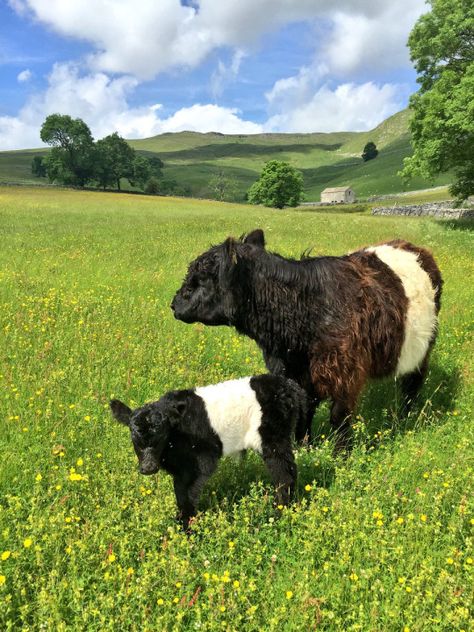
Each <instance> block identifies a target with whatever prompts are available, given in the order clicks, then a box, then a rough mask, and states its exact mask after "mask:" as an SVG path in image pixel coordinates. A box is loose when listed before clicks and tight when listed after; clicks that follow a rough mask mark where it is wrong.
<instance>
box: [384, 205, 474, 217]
mask: <svg viewBox="0 0 474 632" xmlns="http://www.w3.org/2000/svg"><path fill="white" fill-rule="evenodd" d="M372 215H409V216H411V217H426V216H429V217H440V218H443V219H461V218H462V219H466V218H472V219H474V209H473V208H462V207H461V208H454V205H453V202H429V203H427V204H400V205H398V204H395V205H393V206H376V207H374V208H373V209H372Z"/></svg>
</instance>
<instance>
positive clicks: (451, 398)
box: [359, 363, 461, 438]
mask: <svg viewBox="0 0 474 632" xmlns="http://www.w3.org/2000/svg"><path fill="white" fill-rule="evenodd" d="M460 388H461V373H460V370H459V368H458V367H452V368H451V370H449V371H448V370H446V369H445V368H444V367H442V366H440V365H439V364H436V363H432V364H431V367H430V370H429V373H428V376H427V378H426V380H425V383H424V385H423V388H422V390H421V392H420V394H419V397H418V398H417V401H416V402H415V403H414V405H413V407H412V409H411V411H410V413H409V414H408V415H407V416H402V415H401V412H400V409H401V404H402V395H401V391H400V388H399V385H398V384H397V380H384V381H382V382H379V383H373V384H371V385H370V386H369V388H368V389H367V391H366V393H365V395H364V397H363V399H362V401H361V405H360V406H359V414H360V416H361V417H362V419H363V420H364V422H365V425H366V429H367V435H368V438H370V437H374V436H375V435H376V434H377V432H379V431H381V432H384V431H387V430H388V431H391V432H392V433H394V434H404V433H406V432H409V431H414V430H417V429H419V428H420V427H421V426H425V425H427V424H430V423H435V422H436V420H437V419H439V417H440V415H442V414H444V413H446V412H448V411H452V410H454V408H455V404H456V399H457V395H458V392H459V390H460Z"/></svg>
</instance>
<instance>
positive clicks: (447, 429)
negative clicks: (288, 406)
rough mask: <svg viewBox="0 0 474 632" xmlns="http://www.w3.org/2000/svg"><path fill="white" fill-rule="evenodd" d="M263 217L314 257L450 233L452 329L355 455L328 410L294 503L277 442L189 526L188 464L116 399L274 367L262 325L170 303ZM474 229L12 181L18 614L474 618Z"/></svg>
mask: <svg viewBox="0 0 474 632" xmlns="http://www.w3.org/2000/svg"><path fill="white" fill-rule="evenodd" d="M164 160H165V163H166V159H164ZM374 162H376V161H374ZM314 186H315V188H314V189H313V190H314V191H316V189H317V185H316V184H315V185H314ZM256 227H261V228H263V229H264V230H265V233H266V238H267V242H268V247H269V249H271V250H275V251H277V252H280V253H282V254H283V255H286V256H294V257H297V256H299V254H300V253H301V252H303V251H304V250H305V249H306V248H307V247H310V246H312V247H313V252H314V254H320V253H321V254H341V253H345V252H347V251H349V250H351V249H355V248H357V247H359V246H362V245H365V244H368V243H373V242H379V241H382V240H385V239H393V238H397V237H400V238H404V239H407V240H410V241H413V242H415V243H417V244H420V245H423V246H425V247H427V248H430V249H431V250H432V251H433V253H434V255H435V257H436V259H437V261H438V263H439V265H440V268H441V270H442V273H443V277H444V280H445V286H444V294H443V300H442V310H441V323H440V331H439V338H438V341H437V344H436V346H435V349H434V352H433V354H432V361H431V368H430V373H429V376H428V379H427V382H426V384H425V386H424V389H423V397H422V399H421V401H420V403H419V405H418V406H417V407H416V409H415V410H413V412H412V413H411V414H410V416H409V417H408V418H407V419H401V418H399V417H398V416H397V412H396V411H397V405H398V395H397V389H396V385H395V384H394V383H393V381H391V380H388V381H386V382H379V383H374V384H372V385H370V386H369V388H368V389H367V390H366V391H365V393H364V395H363V398H362V400H361V402H360V405H359V408H358V415H357V418H356V419H355V420H354V432H355V437H356V440H355V448H354V450H353V453H352V454H351V456H350V457H349V458H347V460H342V459H341V458H334V457H333V453H332V446H333V438H332V436H331V432H330V428H329V426H328V423H327V416H328V408H327V406H326V405H324V406H322V407H321V409H320V410H319V411H318V412H317V415H316V417H315V421H314V433H315V442H314V446H313V447H311V448H306V447H298V448H297V449H296V457H297V464H298V472H299V479H298V492H297V498H296V500H295V502H294V504H293V505H292V506H291V507H289V508H288V509H285V510H284V511H283V512H282V515H281V517H279V518H277V516H276V514H275V511H274V509H273V504H272V501H273V494H272V487H271V484H270V482H269V479H268V476H267V475H266V473H265V471H264V468H263V465H262V463H261V461H260V459H259V458H258V456H257V455H255V454H247V455H246V456H245V457H244V458H243V459H242V460H241V461H237V460H233V459H223V460H222V461H221V464H220V466H219V469H218V471H217V472H216V474H215V476H214V477H213V478H212V479H211V481H210V482H209V484H208V486H207V487H206V489H205V491H204V493H203V496H202V499H201V507H200V508H201V510H202V512H200V514H199V516H198V518H197V520H196V522H195V524H194V526H193V531H192V535H191V536H189V537H186V535H184V534H183V533H182V532H181V531H180V529H179V528H178V526H177V524H176V523H175V521H174V514H175V500H174V494H173V490H172V483H171V479H170V477H169V476H167V475H166V474H164V473H159V474H157V475H155V476H152V477H144V476H141V475H140V474H139V473H138V471H137V462H136V457H135V455H134V453H133V449H132V446H131V442H130V439H129V436H128V431H127V429H126V428H124V427H123V426H120V425H119V424H117V423H116V422H115V421H114V420H113V419H112V418H111V415H110V414H109V411H108V401H109V399H110V398H111V397H118V398H120V399H122V400H124V401H125V402H127V403H128V404H131V405H132V406H133V405H138V404H141V403H143V402H145V401H149V400H153V399H156V398H158V397H159V396H160V395H161V394H162V393H164V392H165V391H167V390H169V389H174V388H182V387H191V386H194V385H197V384H201V385H202V384H208V383H213V382H216V381H220V380H224V379H230V378H235V377H239V376H244V375H249V374H253V373H258V372H263V371H264V365H263V362H262V359H261V354H260V352H259V350H258V349H257V347H256V345H255V344H254V343H253V342H252V341H250V340H249V339H247V338H244V337H241V336H239V335H237V333H236V332H235V331H234V330H232V329H229V328H225V327H219V328H208V327H204V326H202V325H185V324H183V323H180V322H178V321H176V320H174V318H173V316H172V313H171V310H170V309H169V304H170V301H171V299H172V297H173V295H174V292H175V291H176V289H177V288H178V286H179V285H180V282H181V280H182V278H183V276H184V273H185V271H186V267H187V264H188V262H189V261H191V260H192V259H193V258H194V257H195V256H196V255H197V254H199V253H200V252H202V251H204V250H205V249H207V248H208V246H209V245H210V244H212V243H218V242H220V241H222V240H223V239H224V238H225V237H226V236H228V235H236V236H238V235H240V234H241V233H243V232H245V231H249V230H251V229H253V228H256ZM473 229H474V224H473V223H472V222H471V223H469V222H467V221H465V222H462V221H460V222H452V221H436V220H434V219H431V218H429V219H420V218H407V217H393V218H392V217H372V216H370V215H369V214H367V213H366V212H362V213H350V214H344V213H343V212H341V209H338V210H331V211H328V212H327V213H325V212H321V211H319V212H317V213H316V212H311V211H308V210H305V211H298V210H283V211H276V210H271V209H263V208H260V207H252V206H244V205H237V204H218V203H213V202H208V201H198V200H189V199H177V198H175V199H174V198H159V197H145V196H135V195H126V194H114V195H112V194H103V193H95V192H87V191H83V192H79V191H68V190H60V189H57V190H55V189H47V188H43V189H40V188H27V187H20V188H16V187H10V188H6V187H4V188H0V233H1V246H2V247H1V249H0V295H1V305H2V309H1V311H0V331H1V345H0V401H1V405H0V406H1V408H0V423H1V433H0V450H1V452H0V454H1V469H0V629H1V630H5V631H10V630H11V631H13V630H15V631H16V630H55V631H65V630H74V631H76V630H97V631H99V630H100V631H103V630H114V631H116V630H133V631H142V630H143V631H146V630H147V631H150V632H151V631H158V630H160V631H161V630H179V631H181V630H206V631H207V630H211V631H212V630H226V631H229V632H233V631H236V630H245V631H247V630H248V631H261V630H265V631H267V630H275V631H276V630H278V631H298V632H299V631H302V630H331V631H332V630H334V631H339V630H344V631H356V630H359V631H363V632H366V631H374V632H380V631H383V632H392V631H393V632H402V631H404V632H415V631H419V632H421V631H427V630H429V631H430V632H432V631H450V632H452V631H458V632H461V631H462V630H464V632H468V631H472V630H473V629H474V628H473V620H474V603H473V601H474V591H473V586H474V551H473V543H474V423H473V408H474V336H473V332H474V322H473V313H474V287H473V284H472V279H473V278H474V256H473V252H474V248H473V235H474V233H473Z"/></svg>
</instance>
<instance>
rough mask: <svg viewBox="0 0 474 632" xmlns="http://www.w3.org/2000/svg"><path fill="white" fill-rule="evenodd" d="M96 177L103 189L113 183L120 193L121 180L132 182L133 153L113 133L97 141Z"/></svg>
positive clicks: (124, 142)
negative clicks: (125, 179)
mask: <svg viewBox="0 0 474 632" xmlns="http://www.w3.org/2000/svg"><path fill="white" fill-rule="evenodd" d="M96 146H97V164H96V177H97V179H98V181H99V182H100V184H101V185H102V186H103V188H104V189H105V187H106V186H107V185H108V184H113V183H115V184H116V185H117V189H118V190H119V191H120V180H121V178H127V180H129V181H130V180H133V161H134V159H135V151H134V149H132V148H131V147H130V145H129V144H128V143H127V141H126V140H124V139H123V138H122V137H121V136H119V135H118V134H117V132H114V133H113V134H109V136H106V137H105V138H102V139H101V140H99V141H97V143H96Z"/></svg>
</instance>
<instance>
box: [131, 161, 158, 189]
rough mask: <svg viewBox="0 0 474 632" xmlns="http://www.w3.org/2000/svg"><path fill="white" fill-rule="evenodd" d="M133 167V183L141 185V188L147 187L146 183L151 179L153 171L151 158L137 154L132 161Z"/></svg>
mask: <svg viewBox="0 0 474 632" xmlns="http://www.w3.org/2000/svg"><path fill="white" fill-rule="evenodd" d="M132 169H133V182H132V183H133V184H134V185H135V186H139V187H140V188H141V189H143V188H144V187H145V184H146V183H147V182H148V181H149V180H150V178H151V175H152V173H153V169H152V166H151V164H150V160H149V159H148V158H145V156H140V155H135V158H134V159H133V162H132Z"/></svg>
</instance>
